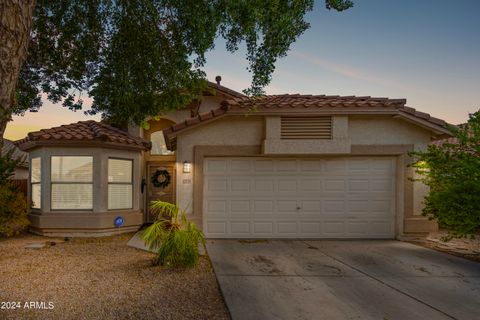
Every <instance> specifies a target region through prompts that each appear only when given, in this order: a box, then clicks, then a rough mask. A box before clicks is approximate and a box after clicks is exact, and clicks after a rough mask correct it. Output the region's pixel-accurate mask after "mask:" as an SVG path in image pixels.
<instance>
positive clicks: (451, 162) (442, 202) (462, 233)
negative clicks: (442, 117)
mask: <svg viewBox="0 0 480 320" xmlns="http://www.w3.org/2000/svg"><path fill="white" fill-rule="evenodd" d="M451 131H452V134H453V135H454V137H455V139H450V140H448V141H446V142H444V143H443V144H438V145H430V146H429V147H428V150H427V151H425V152H415V153H413V155H414V156H415V157H416V162H415V163H414V165H413V167H414V168H415V170H416V172H417V173H418V174H419V175H420V176H421V179H420V180H421V181H422V182H423V183H425V184H426V185H427V186H429V187H430V191H429V193H428V195H427V196H426V197H425V207H424V209H423V214H424V215H425V216H428V217H430V218H431V219H435V220H437V221H438V223H439V225H440V226H441V227H443V228H445V229H447V230H448V231H449V233H450V236H451V237H466V236H473V235H475V234H476V233H477V232H479V231H480V111H478V112H476V113H474V114H471V115H470V117H469V120H468V123H467V124H465V125H461V126H459V127H452V128H451Z"/></svg>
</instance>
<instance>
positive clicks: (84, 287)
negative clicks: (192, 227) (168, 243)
mask: <svg viewBox="0 0 480 320" xmlns="http://www.w3.org/2000/svg"><path fill="white" fill-rule="evenodd" d="M131 237H132V234H127V235H118V236H113V237H107V238H89V239H80V238H78V239H72V240H70V241H67V242H62V241H61V240H62V239H50V238H45V237H40V236H34V235H24V236H21V237H17V238H12V239H1V240H0V319H42V320H43V319H45V320H47V319H105V320H107V319H230V316H229V313H228V311H227V309H226V306H225V303H224V301H223V298H222V296H221V293H220V290H219V288H218V285H217V282H216V279H215V275H214V273H213V270H212V267H211V265H210V261H209V260H208V258H207V257H205V256H203V257H201V261H200V263H199V265H198V266H197V267H196V268H193V269H183V270H178V269H169V268H165V267H159V266H152V264H151V261H152V258H153V254H151V253H149V252H144V251H141V250H138V249H134V248H130V247H127V246H126V243H127V241H128V240H129V239H130V238H131ZM55 240H57V241H58V240H60V241H58V242H57V243H56V244H55V245H50V244H49V245H47V246H45V247H44V248H41V249H26V248H25V246H27V245H28V244H31V243H38V242H44V241H55ZM2 302H3V305H2ZM6 302H15V303H16V304H17V303H18V302H19V303H20V308H18V309H15V310H12V309H8V310H5V309H1V307H2V306H3V307H6ZM31 302H33V304H32V303H31ZM35 302H36V304H35ZM25 303H27V306H30V308H26V307H25ZM52 303H53V309H51V304H52ZM10 307H12V306H11V304H10Z"/></svg>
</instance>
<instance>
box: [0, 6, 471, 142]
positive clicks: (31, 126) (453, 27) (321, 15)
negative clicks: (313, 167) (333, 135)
mask: <svg viewBox="0 0 480 320" xmlns="http://www.w3.org/2000/svg"><path fill="white" fill-rule="evenodd" d="M353 2H354V4H355V6H354V7H353V8H351V9H349V10H348V11H345V12H341V13H338V12H335V11H328V10H326V9H325V7H324V1H317V2H316V6H315V10H314V11H313V12H312V13H310V14H309V15H308V17H307V19H308V21H309V22H310V23H311V28H310V29H309V30H307V31H306V32H305V34H304V35H302V36H301V37H300V38H299V39H298V40H297V42H296V43H295V44H293V46H292V47H291V51H290V52H289V54H288V56H287V57H285V58H282V59H280V60H279V61H278V62H277V68H276V71H275V73H274V75H273V81H272V83H271V85H270V86H269V87H268V88H267V89H266V92H267V93H268V94H280V93H303V94H329V95H359V96H365V95H368V96H377V97H390V98H406V99H407V105H408V106H410V107H413V108H416V109H418V110H420V111H423V112H427V113H430V114H431V115H433V116H435V117H438V118H442V119H444V120H446V121H448V122H450V123H454V124H457V123H461V122H465V121H466V120H467V118H468V113H472V112H475V111H477V110H478V109H480V19H479V18H478V14H479V12H480V1H477V0H457V1H451V0H402V1H392V0H389V1H385V0H353ZM246 67H247V61H246V59H245V56H244V51H242V50H240V51H239V52H237V53H236V54H233V55H232V54H230V53H228V52H226V50H225V45H224V42H222V41H221V40H219V41H217V43H216V48H215V49H214V50H212V51H211V52H209V53H208V54H207V64H206V67H205V71H206V72H207V75H208V79H209V80H210V81H214V78H215V76H216V75H221V76H222V78H223V80H222V85H224V86H226V87H229V88H232V89H234V90H238V91H241V90H242V89H245V88H246V87H248V86H249V83H250V82H249V81H250V74H249V73H248V72H247V70H246ZM84 100H85V101H86V102H87V104H88V103H89V101H91V100H89V99H84ZM92 118H93V119H96V120H98V119H99V117H91V116H89V117H87V116H84V115H83V113H82V112H72V111H69V110H66V109H63V108H62V107H61V106H60V105H52V104H51V103H49V102H47V101H45V102H44V106H43V108H42V109H41V110H40V111H39V112H37V113H26V114H25V115H24V116H23V117H20V116H18V117H17V116H16V117H14V121H13V122H11V123H10V124H9V125H8V127H7V131H6V134H5V137H6V138H8V139H13V140H15V139H20V138H22V137H24V136H25V135H26V133H28V132H29V131H35V130H39V129H41V128H49V127H52V126H57V125H61V124H68V123H72V122H76V121H80V120H85V119H92Z"/></svg>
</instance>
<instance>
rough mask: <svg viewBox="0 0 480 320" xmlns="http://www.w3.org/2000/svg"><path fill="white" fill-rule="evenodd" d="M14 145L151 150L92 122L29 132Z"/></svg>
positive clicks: (138, 140)
mask: <svg viewBox="0 0 480 320" xmlns="http://www.w3.org/2000/svg"><path fill="white" fill-rule="evenodd" d="M16 144H17V146H18V147H19V148H20V149H22V150H29V149H31V148H34V147H37V146H44V145H55V146H59V145H64V146H72V145H74V146H85V147H89V146H101V145H107V146H111V147H121V148H125V149H128V148H130V149H141V150H148V149H150V148H151V143H150V142H149V141H147V140H145V139H142V138H140V137H136V136H133V135H131V134H129V133H127V132H125V131H123V130H120V129H117V128H114V127H112V126H109V125H107V124H105V123H102V122H96V121H93V120H87V121H79V122H76V123H71V124H67V125H62V126H59V127H55V128H51V129H43V130H40V131H37V132H30V133H29V134H28V136H27V137H26V138H24V139H22V140H19V141H16Z"/></svg>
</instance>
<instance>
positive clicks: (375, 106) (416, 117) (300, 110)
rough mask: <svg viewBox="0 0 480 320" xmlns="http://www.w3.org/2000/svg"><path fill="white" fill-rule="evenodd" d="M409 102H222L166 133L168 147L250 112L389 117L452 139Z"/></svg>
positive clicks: (284, 98) (270, 98) (302, 98)
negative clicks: (185, 134) (191, 131)
mask: <svg viewBox="0 0 480 320" xmlns="http://www.w3.org/2000/svg"><path fill="white" fill-rule="evenodd" d="M405 104H406V99H389V98H375V97H370V96H364V97H357V96H327V95H301V94H284V95H267V96H261V97H256V98H250V97H246V96H244V97H236V98H232V99H228V100H224V101H223V102H222V104H221V105H222V106H221V107H220V108H218V109H215V110H212V111H210V112H208V113H204V114H200V115H199V116H197V117H194V118H191V119H188V120H186V121H183V122H180V123H178V124H175V125H173V126H171V127H169V128H166V129H164V130H163V134H164V136H165V141H166V143H167V147H169V148H175V143H176V135H177V134H178V133H179V132H180V131H183V130H185V129H187V128H190V127H194V126H196V125H198V124H200V123H205V122H209V121H212V120H215V119H217V118H219V117H222V116H225V115H227V114H229V115H239V114H245V113H247V112H251V113H254V114H258V115H268V114H272V115H273V114H275V115H279V114H287V113H289V114H291V113H295V114H380V115H381V114H386V115H392V116H394V117H400V118H404V119H405V120H407V121H411V122H415V123H417V124H419V125H422V126H425V127H428V128H431V129H432V130H436V131H438V132H440V133H443V134H447V135H449V132H448V130H447V128H446V122H445V121H443V120H441V119H438V118H434V117H432V116H430V115H429V114H428V113H424V112H420V111H417V110H415V109H414V108H410V107H407V106H405Z"/></svg>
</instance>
